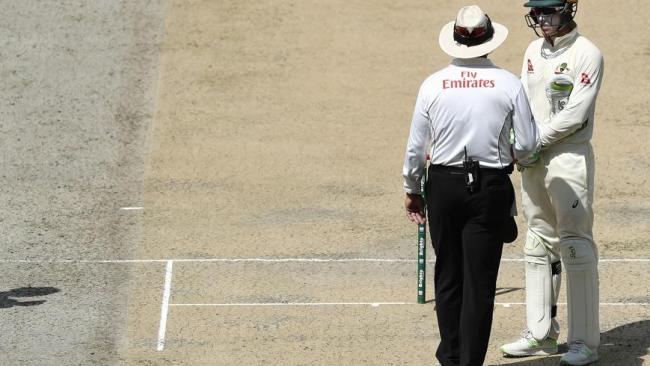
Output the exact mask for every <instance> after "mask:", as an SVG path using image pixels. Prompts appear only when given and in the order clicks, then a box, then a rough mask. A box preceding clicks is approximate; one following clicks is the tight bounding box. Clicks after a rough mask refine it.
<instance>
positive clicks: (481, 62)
mask: <svg viewBox="0 0 650 366" xmlns="http://www.w3.org/2000/svg"><path fill="white" fill-rule="evenodd" d="M451 64H452V65H454V66H494V64H493V63H492V60H490V59H489V58H486V57H475V58H455V59H453V60H452V61H451Z"/></svg>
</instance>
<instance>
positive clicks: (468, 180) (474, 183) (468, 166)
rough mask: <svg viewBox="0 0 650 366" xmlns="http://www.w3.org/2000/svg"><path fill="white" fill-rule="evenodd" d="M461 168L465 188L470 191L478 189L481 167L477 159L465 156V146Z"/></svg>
mask: <svg viewBox="0 0 650 366" xmlns="http://www.w3.org/2000/svg"><path fill="white" fill-rule="evenodd" d="M463 170H464V173H465V188H467V191H469V192H470V193H474V192H476V191H478V188H479V187H480V182H479V180H480V177H481V167H480V165H479V162H478V161H475V160H472V158H469V157H467V147H465V160H463Z"/></svg>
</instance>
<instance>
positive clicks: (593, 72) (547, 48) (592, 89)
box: [521, 28, 603, 149]
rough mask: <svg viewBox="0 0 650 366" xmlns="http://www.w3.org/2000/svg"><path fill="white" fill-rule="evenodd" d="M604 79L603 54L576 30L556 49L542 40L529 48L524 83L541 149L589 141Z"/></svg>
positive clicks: (561, 39)
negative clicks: (557, 144) (599, 91)
mask: <svg viewBox="0 0 650 366" xmlns="http://www.w3.org/2000/svg"><path fill="white" fill-rule="evenodd" d="M602 77H603V56H602V54H601V52H600V50H599V49H598V48H597V47H596V46H595V45H594V44H593V43H591V42H590V41H589V40H588V39H586V38H585V37H583V36H581V35H580V34H579V33H578V29H577V28H576V29H574V30H573V31H571V32H570V33H568V34H566V35H564V36H562V37H558V38H557V39H556V40H555V46H554V47H553V46H551V45H550V44H549V43H548V42H546V41H545V40H544V38H540V39H538V40H535V41H533V42H531V44H530V45H529V46H528V49H527V50H526V54H525V56H524V62H523V67H522V70H521V82H522V83H523V84H524V88H526V92H527V94H528V98H529V100H530V105H531V107H532V110H533V115H534V116H535V120H536V121H537V123H538V124H539V132H540V142H541V145H542V149H543V148H546V147H548V146H550V145H553V144H555V143H557V142H559V141H562V142H568V143H583V142H587V141H589V140H590V139H591V136H592V134H593V129H594V112H595V110H596V96H597V95H598V90H599V89H600V83H601V80H602Z"/></svg>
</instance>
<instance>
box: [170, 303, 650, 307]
mask: <svg viewBox="0 0 650 366" xmlns="http://www.w3.org/2000/svg"><path fill="white" fill-rule="evenodd" d="M356 305H370V306H373V307H377V306H380V305H417V303H415V302H261V303H207V304H201V303H195V304H169V306H187V307H191V306H197V307H201V306H203V307H209V306H213V307H237V306H356ZM494 305H498V306H503V307H504V308H509V307H511V306H514V305H519V306H522V305H526V303H525V302H495V303H494ZM558 305H561V306H566V303H565V302H564V303H558ZM648 305H650V303H647V302H601V303H600V306H648Z"/></svg>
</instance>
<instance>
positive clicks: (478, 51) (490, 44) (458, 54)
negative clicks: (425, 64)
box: [438, 22, 508, 58]
mask: <svg viewBox="0 0 650 366" xmlns="http://www.w3.org/2000/svg"><path fill="white" fill-rule="evenodd" d="M455 23H456V22H449V23H447V24H445V25H444V26H443V27H442V29H441V30H440V36H439V37H438V43H439V44H440V48H441V49H442V50H443V51H444V52H445V53H446V54H448V55H449V56H451V57H455V58H474V57H480V56H483V55H487V54H488V53H490V52H492V51H494V50H496V49H497V48H498V47H499V46H501V44H502V43H503V42H504V41H505V40H506V38H508V28H506V27H505V26H504V25H501V24H499V23H494V22H492V27H494V35H493V36H492V39H490V40H489V41H487V42H485V43H481V44H479V45H476V46H471V47H468V46H465V45H464V44H460V43H456V41H454V24H455Z"/></svg>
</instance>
